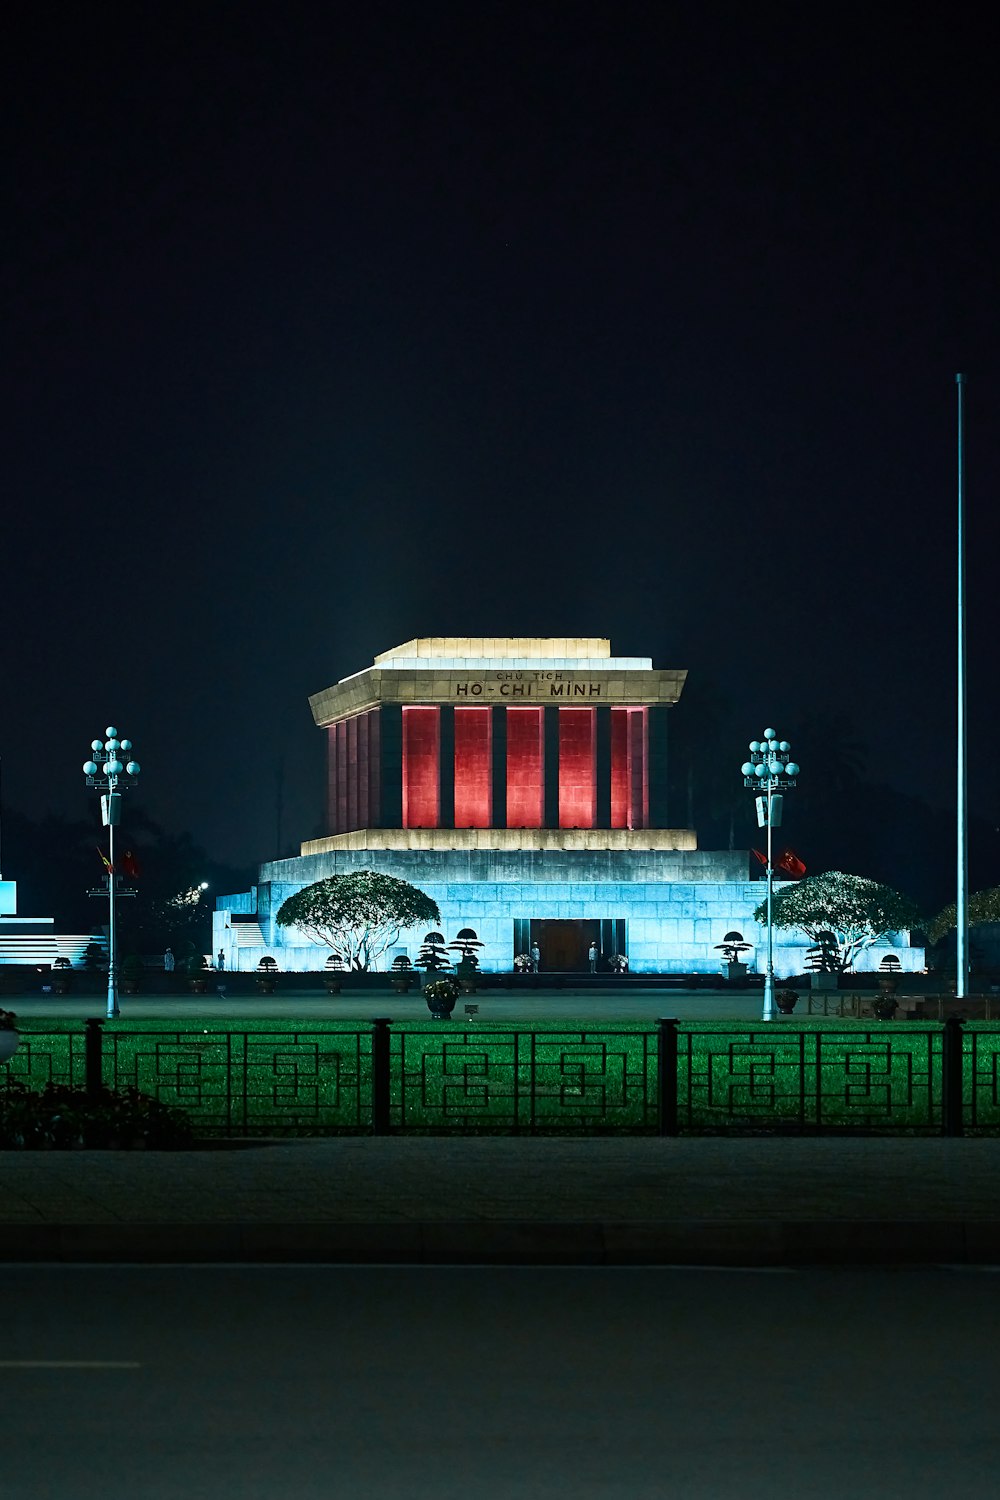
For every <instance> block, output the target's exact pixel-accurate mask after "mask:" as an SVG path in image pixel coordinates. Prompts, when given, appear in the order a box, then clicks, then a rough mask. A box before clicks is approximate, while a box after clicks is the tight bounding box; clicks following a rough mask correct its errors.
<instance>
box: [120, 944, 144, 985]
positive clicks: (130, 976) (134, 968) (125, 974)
mask: <svg viewBox="0 0 1000 1500" xmlns="http://www.w3.org/2000/svg"><path fill="white" fill-rule="evenodd" d="M118 977H119V979H120V981H121V987H122V994H123V995H138V993H139V986H140V984H141V983H142V959H141V958H140V957H139V955H138V953H128V954H126V956H125V958H123V959H122V966H121V973H120V974H119V976H118Z"/></svg>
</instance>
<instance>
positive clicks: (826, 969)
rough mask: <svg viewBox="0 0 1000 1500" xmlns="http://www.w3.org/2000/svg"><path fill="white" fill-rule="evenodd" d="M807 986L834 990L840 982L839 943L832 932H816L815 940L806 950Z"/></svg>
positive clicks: (815, 988)
mask: <svg viewBox="0 0 1000 1500" xmlns="http://www.w3.org/2000/svg"><path fill="white" fill-rule="evenodd" d="M806 969H807V971H808V973H809V987H810V989H814V990H835V989H837V988H838V986H839V984H840V944H839V943H838V941H837V939H836V937H835V935H834V934H833V933H832V932H818V933H817V934H816V942H815V943H814V944H813V946H812V947H811V948H809V949H808V950H807V951H806Z"/></svg>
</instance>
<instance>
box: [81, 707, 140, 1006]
mask: <svg viewBox="0 0 1000 1500" xmlns="http://www.w3.org/2000/svg"><path fill="white" fill-rule="evenodd" d="M104 736H105V737H104V739H103V740H91V742H90V748H91V750H92V751H93V755H94V757H97V758H92V759H90V760H85V761H84V763H83V774H84V776H86V778H87V785H88V786H96V787H100V788H101V790H102V792H103V795H102V797H101V822H102V823H103V824H104V827H105V828H106V829H107V830H108V864H109V866H110V868H109V870H108V906H109V912H108V1016H109V1017H110V1018H113V1017H115V1016H117V1015H120V1011H119V1009H118V942H117V934H116V931H115V873H114V866H115V828H116V827H117V826H118V824H119V823H120V821H121V800H122V799H121V793H120V792H119V791H118V782H119V778H120V777H121V776H122V775H126V776H130V777H135V776H138V774H139V769H140V767H139V762H138V761H137V760H133V759H132V756H131V750H132V741H131V740H124V739H119V738H118V731H117V729H116V728H115V727H114V725H113V724H109V725H108V727H107V729H105V731H104ZM105 788H106V789H107V790H106V791H105V790H104V789H105Z"/></svg>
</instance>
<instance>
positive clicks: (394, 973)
mask: <svg viewBox="0 0 1000 1500" xmlns="http://www.w3.org/2000/svg"><path fill="white" fill-rule="evenodd" d="M412 978H413V964H412V963H411V962H410V959H409V956H408V955H407V954H405V953H397V954H396V957H395V958H394V959H393V961H392V966H391V968H390V970H389V983H390V984H391V985H392V987H393V989H394V990H395V992H396V994H397V995H405V994H406V992H407V991H408V990H409V988H410V980H411V979H412Z"/></svg>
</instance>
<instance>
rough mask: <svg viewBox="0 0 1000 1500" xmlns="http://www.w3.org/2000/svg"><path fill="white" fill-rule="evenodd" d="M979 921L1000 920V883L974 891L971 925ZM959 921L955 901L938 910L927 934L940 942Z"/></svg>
mask: <svg viewBox="0 0 1000 1500" xmlns="http://www.w3.org/2000/svg"><path fill="white" fill-rule="evenodd" d="M977 922H1000V885H995V886H991V887H990V889H989V890H987V891H974V892H973V894H972V895H971V896H970V897H969V926H970V927H973V926H974V925H975V924H976V923H977ZM957 923H958V911H957V908H956V905H955V902H954V901H953V902H952V903H951V905H950V906H946V907H944V908H943V910H941V911H939V912H938V914H937V916H936V917H935V918H934V920H933V922H931V924H930V926H929V927H928V929H927V936H928V937H929V938H930V940H931V942H932V943H939V942H940V941H941V939H942V938H943V937H945V936H947V934H948V933H949V932H951V931H952V929H953V928H954V927H955V926H956V925H957Z"/></svg>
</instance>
